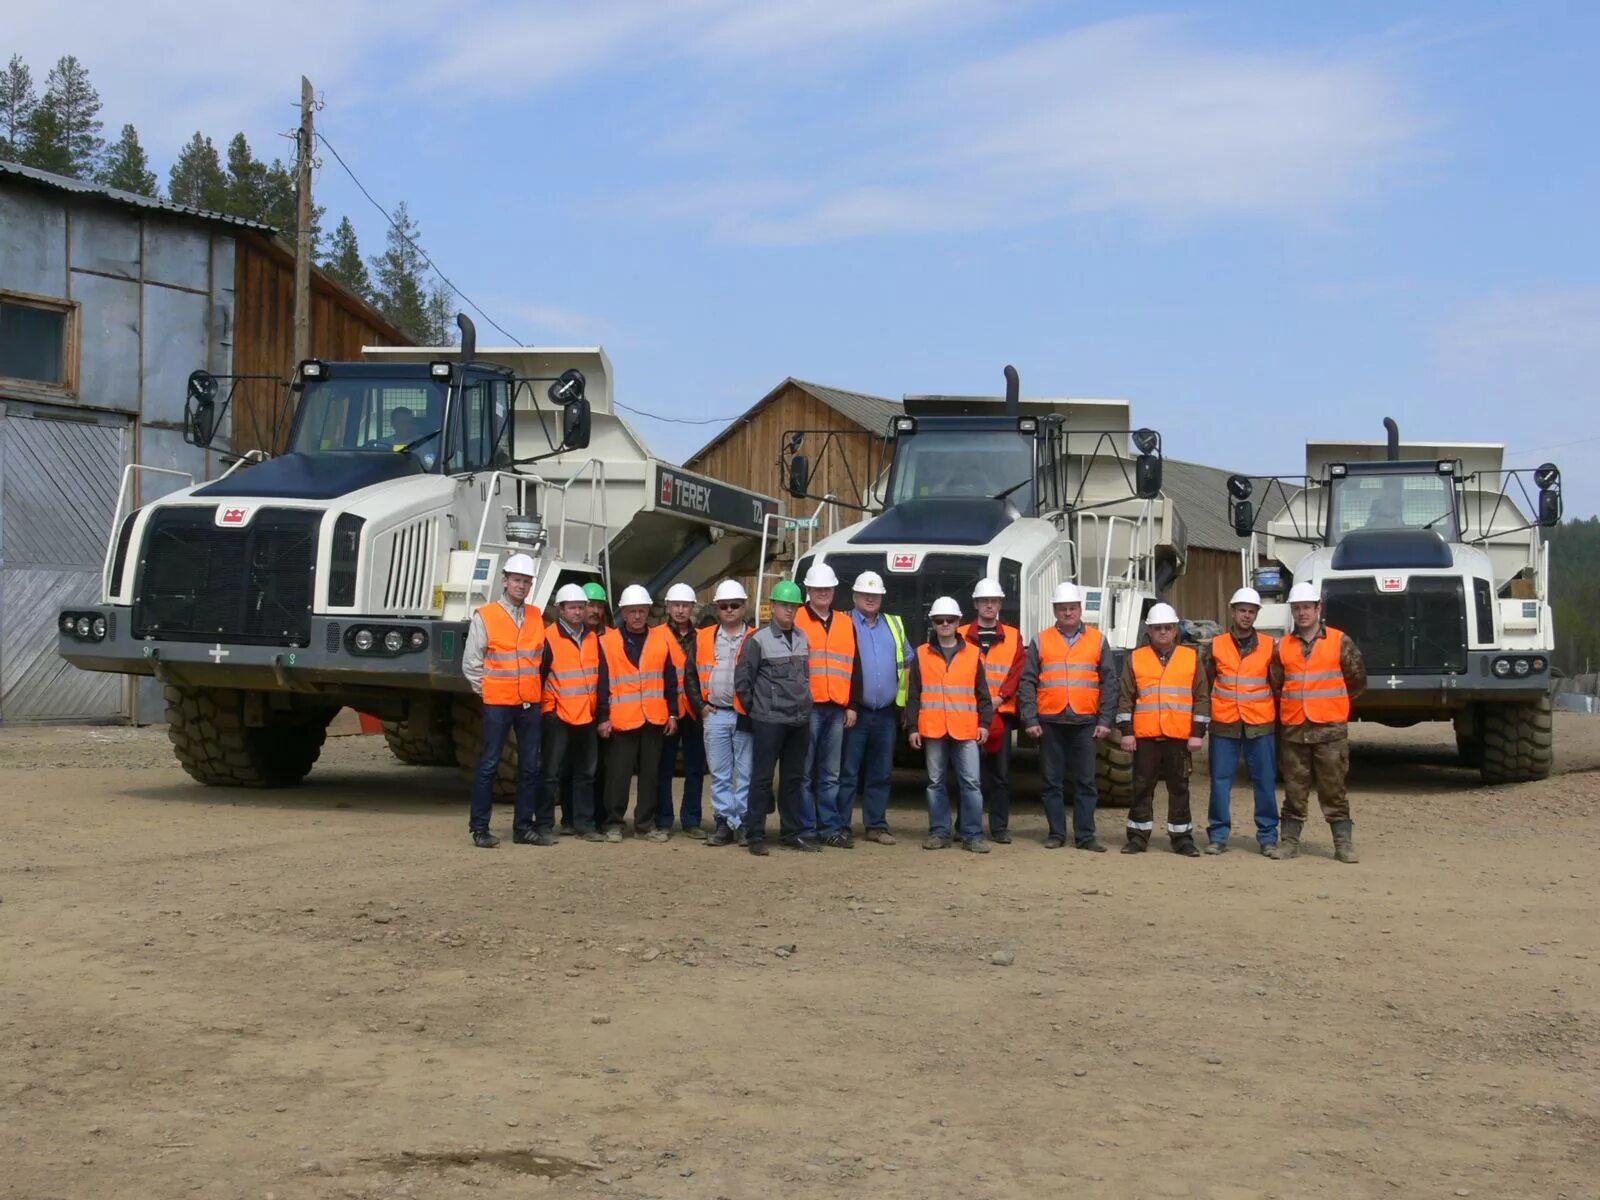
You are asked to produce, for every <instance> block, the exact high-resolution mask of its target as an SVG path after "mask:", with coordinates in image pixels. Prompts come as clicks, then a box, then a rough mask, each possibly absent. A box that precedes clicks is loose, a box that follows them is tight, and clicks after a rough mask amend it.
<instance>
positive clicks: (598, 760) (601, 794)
mask: <svg viewBox="0 0 1600 1200" xmlns="http://www.w3.org/2000/svg"><path fill="white" fill-rule="evenodd" d="M595 728H598V726H595ZM605 807H606V754H605V744H604V743H603V742H601V741H600V740H599V735H598V734H596V735H595V757H594V816H595V820H596V821H599V820H600V818H601V817H603V816H604V815H605ZM574 815H575V814H574V813H573V811H572V762H571V760H570V759H569V760H568V761H567V764H566V766H564V767H562V768H561V828H562V829H564V830H566V829H575V828H576V827H577V826H576V823H575V822H574V820H573V817H574Z"/></svg>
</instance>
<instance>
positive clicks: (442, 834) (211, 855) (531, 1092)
mask: <svg viewBox="0 0 1600 1200" xmlns="http://www.w3.org/2000/svg"><path fill="white" fill-rule="evenodd" d="M1557 722H1558V727H1557V729H1558V732H1557V737H1558V743H1557V748H1558V772H1559V773H1558V775H1557V776H1556V777H1555V778H1553V779H1551V780H1550V781H1548V782H1546V783H1541V784H1531V785H1524V786H1517V787H1503V788H1495V789H1489V790H1479V789H1477V788H1476V787H1474V786H1473V776H1472V775H1471V774H1470V773H1468V772H1466V771H1463V770H1460V769H1458V768H1456V767H1455V766H1454V765H1452V764H1453V746H1452V745H1451V743H1450V730H1449V726H1447V725H1445V726H1434V727H1427V726H1425V727H1421V728H1418V729H1414V730H1407V731H1387V730H1382V729H1371V730H1369V729H1367V728H1365V727H1360V728H1358V737H1357V757H1356V766H1355V782H1354V786H1353V789H1352V790H1353V803H1354V807H1355V816H1356V832H1357V841H1358V844H1359V845H1360V848H1361V851H1362V854H1363V861H1362V863H1361V864H1360V865H1359V866H1353V867H1352V866H1342V865H1339V864H1337V863H1335V862H1334V861H1333V859H1332V857H1331V855H1330V849H1331V848H1330V845H1329V839H1328V835H1327V828H1326V826H1325V825H1322V824H1321V823H1320V822H1318V821H1314V822H1313V823H1312V827H1311V833H1312V839H1311V848H1310V849H1311V852H1310V854H1309V856H1307V857H1304V858H1302V859H1300V860H1298V861H1294V862H1271V861H1269V860H1266V859H1263V858H1261V857H1259V856H1258V855H1256V854H1254V853H1253V852H1251V849H1250V847H1251V841H1250V837H1249V819H1248V815H1246V816H1245V821H1244V828H1243V829H1242V830H1241V829H1239V827H1238V826H1237V825H1236V840H1235V846H1236V847H1239V849H1237V850H1236V851H1235V852H1234V853H1230V854H1228V855H1225V856H1223V857H1220V858H1203V859H1198V860H1188V859H1182V858H1179V857H1177V856H1175V855H1172V854H1170V853H1166V852H1165V851H1164V849H1163V850H1162V852H1157V853H1151V854H1148V855H1145V856H1143V857H1138V858H1130V857H1125V856H1122V855H1119V854H1116V853H1111V854H1107V855H1089V854H1082V853H1077V852H1074V851H1072V850H1063V851H1057V852H1047V851H1046V850H1044V849H1043V847H1042V845H1041V844H1040V843H1041V839H1042V836H1043V823H1042V818H1041V816H1040V813H1039V810H1038V807H1037V805H1036V804H1035V803H1033V802H1031V801H1025V802H1023V803H1022V804H1021V816H1020V818H1019V820H1018V821H1017V823H1016V827H1015V828H1016V832H1017V833H1018V834H1019V839H1018V841H1017V843H1016V844H1014V845H1012V846H1009V847H997V848H996V851H995V853H993V854H991V855H989V856H987V857H979V856H976V855H969V854H963V853H961V852H960V851H959V850H952V851H946V852H943V853H928V852H925V851H923V850H921V849H920V848H919V847H918V845H917V842H916V840H915V838H914V837H907V838H906V839H904V840H903V841H902V842H901V844H900V845H898V846H895V847H889V848H886V847H878V846H870V845H862V846H860V847H858V848H857V849H855V850H853V851H848V852H846V851H828V852H826V853H824V854H820V855H795V854H790V853H785V852H782V851H775V852H774V854H773V855H772V857H770V858H767V859H756V858H753V857H751V856H750V855H748V854H745V853H744V852H742V851H740V850H738V849H737V848H730V849H725V850H717V851H709V850H708V849H706V848H705V847H704V846H703V845H702V844H700V843H698V842H691V841H689V840H687V839H685V838H675V839H673V841H672V842H671V843H669V844H667V845H665V846H659V845H652V844H648V843H645V842H641V841H631V840H630V841H628V842H626V843H624V844H623V845H620V846H607V845H589V844H585V843H581V842H578V841H575V840H571V839H568V840H566V841H563V842H562V843H561V844H560V845H559V846H557V847H554V848H551V849H533V848H528V847H520V846H512V845H511V844H510V841H509V838H508V839H507V841H506V842H505V844H503V845H502V846H501V847H500V848H499V849H498V850H495V851H493V852H484V851H480V850H475V849H473V848H472V847H471V846H470V845H469V843H468V841H467V837H466V805H465V795H464V789H463V787H462V784H461V781H460V780H459V779H458V778H457V777H456V776H455V775H454V774H453V773H451V772H447V771H442V770H425V769H408V768H404V767H400V766H397V765H395V764H394V763H393V762H392V760H390V759H389V757H388V754H387V752H386V750H385V749H384V748H383V743H382V740H381V739H377V738H340V739H335V740H330V743H329V746H328V749H327V751H326V752H325V754H324V757H323V760H322V762H321V764H320V765H319V766H318V768H317V770H316V771H315V772H314V774H313V775H312V777H311V783H310V784H309V786H306V787H304V788H301V789H298V790H295V791H289V792H278V793H267V794H261V793H244V792H229V791H222V790H215V789H207V788H203V787H200V786H199V785H197V784H194V783H191V782H190V781H189V780H188V778H187V777H186V776H184V775H183V774H182V773H181V772H180V771H179V770H178V769H177V767H176V765H175V764H174V763H173V762H172V760H171V758H170V756H169V755H168V752H167V748H166V742H165V738H164V734H163V732H162V731H160V730H140V731H135V730H123V729H89V730H61V729H56V730H34V731H29V730H19V729H9V730H0V1195H4V1196H6V1197H13V1196H14V1197H66V1198H71V1200H92V1198H95V1197H182V1196H188V1195H198V1196H204V1197H211V1196H221V1197H256V1198H260V1197H268V1198H275V1200H298V1198H302V1197H324V1196H331V1197H390V1196H405V1197H427V1198H432V1197H489V1196H518V1197H521V1196H527V1195H547V1194H549V1195H555V1194H560V1195H567V1196H585V1197H586V1196H609V1197H636V1196H637V1197H728V1198H730V1200H736V1198H743V1197H756V1196H784V1197H789V1196H795V1197H810V1196H818V1197H820V1196H861V1197H917V1198H921V1197H1011V1196H1016V1197H1035V1196H1043V1195H1058V1196H1059V1195H1068V1194H1071V1195H1081V1196H1114V1197H1145V1196H1192V1197H1204V1198H1208V1200H1243V1198H1246V1197H1270V1196H1278V1197H1291V1196H1316V1197H1339V1198H1349V1197H1368V1196H1372V1197H1410V1196H1421V1197H1431V1196H1441V1197H1452V1196H1469V1195H1470V1196H1478V1197H1521V1196H1536V1197H1568V1198H1571V1200H1576V1198H1577V1197H1594V1196H1597V1195H1600V1070H1597V1068H1600V925H1597V921H1596V915H1597V912H1600V903H1597V902H1600V883H1597V879H1600V872H1597V870H1596V867H1595V847H1596V845H1597V841H1600V839H1597V835H1596V832H1595V816H1596V810H1597V806H1600V720H1595V719H1593V718H1587V717H1582V716H1578V715H1575V714H1574V715H1569V714H1561V715H1558V717H1557ZM1201 791H1202V792H1203V785H1202V787H1201ZM1243 798H1244V797H1243V796H1241V795H1240V794H1238V793H1236V818H1237V817H1238V815H1239V813H1238V811H1237V806H1238V803H1239V800H1241V799H1243ZM1245 812H1246V814H1247V813H1248V802H1247V801H1246V806H1245ZM892 818H893V820H894V822H895V825H896V827H897V829H898V830H899V831H900V832H902V833H903V834H908V835H916V834H918V833H919V832H920V831H923V830H925V827H926V826H925V816H924V815H923V810H922V809H921V808H920V796H919V793H918V791H917V790H916V787H915V784H914V781H913V780H910V779H907V780H906V781H905V786H903V787H902V788H900V790H899V795H898V797H897V802H896V808H895V810H894V812H893V814H892ZM1159 819H1160V818H1159V816H1158V820H1159ZM1122 820H1123V817H1122V814H1121V813H1120V812H1118V811H1114V810H1106V811H1102V813H1101V831H1102V834H1103V835H1109V836H1107V839H1106V840H1107V841H1109V842H1111V843H1112V844H1113V848H1115V846H1116V845H1119V844H1120V843H1121V840H1122V838H1121V829H1120V827H1121V824H1122ZM508 824H509V815H508V814H505V813H504V812H501V813H497V827H499V828H500V831H501V832H502V833H508V832H509V830H508V829H507V828H505V827H506V826H507V825H508ZM1158 828H1159V826H1158ZM1157 845H1158V847H1164V841H1159V840H1158V843H1157Z"/></svg>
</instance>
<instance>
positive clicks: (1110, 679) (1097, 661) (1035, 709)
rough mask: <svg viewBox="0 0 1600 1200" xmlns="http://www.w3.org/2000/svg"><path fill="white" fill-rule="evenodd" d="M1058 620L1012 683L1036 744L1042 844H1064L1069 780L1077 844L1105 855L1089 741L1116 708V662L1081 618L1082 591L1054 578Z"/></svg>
mask: <svg viewBox="0 0 1600 1200" xmlns="http://www.w3.org/2000/svg"><path fill="white" fill-rule="evenodd" d="M1050 607H1051V608H1052V609H1053V610H1054V611H1055V616H1056V623H1055V624H1054V625H1052V626H1051V627H1050V628H1049V629H1046V630H1043V631H1042V632H1041V633H1040V634H1039V636H1038V637H1037V638H1035V639H1034V641H1033V643H1032V645H1030V646H1029V647H1028V658H1027V661H1026V662H1025V663H1023V666H1022V681H1021V683H1019V684H1018V685H1017V715H1018V719H1019V720H1020V721H1021V723H1022V727H1023V728H1024V729H1026V730H1027V731H1028V736H1029V737H1031V738H1034V739H1036V740H1037V741H1038V743H1039V774H1040V775H1041V776H1042V777H1043V779H1044V792H1043V795H1042V796H1041V800H1042V802H1043V804H1044V815H1045V821H1046V822H1047V823H1048V824H1049V827H1050V832H1049V836H1048V837H1046V838H1045V840H1044V848H1045V849H1046V850H1059V849H1061V847H1062V846H1065V845H1066V844H1067V814H1066V784H1067V781H1068V780H1069V779H1070V780H1071V782H1072V789H1073V795H1072V833H1073V842H1074V844H1075V845H1076V846H1077V848H1078V849H1079V850H1089V851H1092V852H1093V853H1096V854H1104V853H1105V850H1106V848H1105V846H1103V845H1102V844H1101V842H1100V839H1099V838H1097V837H1095V835H1094V810H1095V807H1096V805H1098V804H1099V799H1100V798H1099V793H1098V792H1097V791H1096V789H1095V760H1096V758H1097V757H1098V755H1097V754H1096V753H1095V742H1096V741H1098V740H1100V739H1102V738H1107V737H1110V736H1111V718H1112V714H1113V713H1115V712H1116V707H1117V666H1116V659H1115V658H1114V657H1112V653H1111V643H1109V642H1108V641H1106V639H1105V635H1104V634H1102V633H1101V632H1100V631H1099V630H1098V629H1095V628H1093V627H1092V626H1089V625H1085V624H1084V623H1083V591H1082V589H1081V588H1079V587H1078V585H1077V584H1075V583H1062V584H1057V585H1056V589H1055V591H1054V592H1053V593H1052V594H1051V596H1050Z"/></svg>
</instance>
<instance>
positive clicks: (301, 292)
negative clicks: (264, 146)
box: [294, 75, 316, 366]
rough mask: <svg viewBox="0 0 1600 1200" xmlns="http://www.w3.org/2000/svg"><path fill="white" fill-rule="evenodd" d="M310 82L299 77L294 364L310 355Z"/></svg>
mask: <svg viewBox="0 0 1600 1200" xmlns="http://www.w3.org/2000/svg"><path fill="white" fill-rule="evenodd" d="M314 108H315V104H314V102H313V100H312V96H311V81H310V80H309V79H307V78H306V77H305V76H304V75H302V76H300V138H299V146H300V154H299V157H298V158H297V159H296V160H295V198H296V205H295V225H296V229H295V239H294V365H296V366H298V365H299V364H300V363H302V362H304V361H305V360H306V359H308V358H310V357H311V212H312V209H311V163H312V159H313V157H314V155H313V151H314V150H315V149H316V140H315V137H314V135H313V132H312V128H311V114H312V111H313V109H314Z"/></svg>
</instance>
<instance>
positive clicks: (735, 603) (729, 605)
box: [717, 600, 744, 612]
mask: <svg viewBox="0 0 1600 1200" xmlns="http://www.w3.org/2000/svg"><path fill="white" fill-rule="evenodd" d="M717 607H718V608H720V609H722V610H723V611H724V612H732V611H733V610H734V609H736V608H743V607H744V601H743V600H723V601H719V602H718V604H717Z"/></svg>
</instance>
